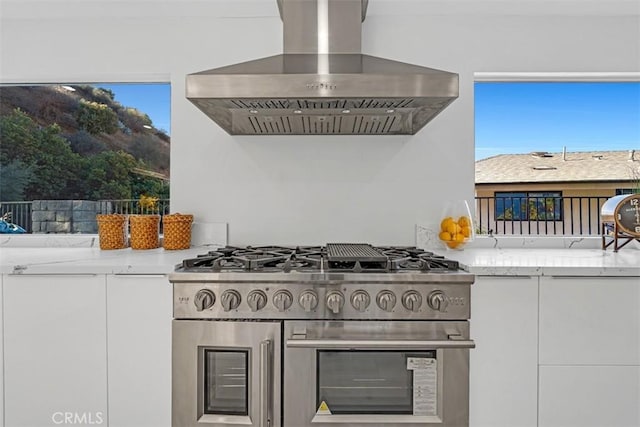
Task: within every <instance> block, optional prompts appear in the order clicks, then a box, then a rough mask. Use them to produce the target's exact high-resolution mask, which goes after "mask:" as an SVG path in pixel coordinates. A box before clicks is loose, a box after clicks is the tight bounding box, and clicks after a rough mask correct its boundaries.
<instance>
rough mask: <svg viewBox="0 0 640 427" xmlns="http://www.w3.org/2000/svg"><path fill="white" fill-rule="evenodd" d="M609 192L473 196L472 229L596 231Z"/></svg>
mask: <svg viewBox="0 0 640 427" xmlns="http://www.w3.org/2000/svg"><path fill="white" fill-rule="evenodd" d="M609 198H610V196H591V197H564V196H560V197H552V196H542V197H527V196H523V197H476V198H475V199H476V232H477V233H478V234H501V235H504V234H506V235H509V234H515V235H580V236H596V235H599V234H600V232H601V231H600V225H601V218H600V211H601V208H602V205H603V204H604V202H606V201H607V200H608V199H609Z"/></svg>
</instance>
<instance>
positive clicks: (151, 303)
mask: <svg viewBox="0 0 640 427" xmlns="http://www.w3.org/2000/svg"><path fill="white" fill-rule="evenodd" d="M172 307H173V305H172V288H171V285H170V283H169V281H168V280H167V278H166V277H165V276H163V275H157V276H155V275H151V276H147V275H140V276H136V275H116V276H107V325H108V328H107V329H108V362H109V426H110V427H145V426H148V427H169V426H170V425H171V319H172Z"/></svg>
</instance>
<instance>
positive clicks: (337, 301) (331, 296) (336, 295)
mask: <svg viewBox="0 0 640 427" xmlns="http://www.w3.org/2000/svg"><path fill="white" fill-rule="evenodd" d="M327 307H328V308H329V310H331V311H332V312H333V314H338V313H340V310H342V307H344V295H342V293H341V292H339V291H331V292H329V293H328V294H327Z"/></svg>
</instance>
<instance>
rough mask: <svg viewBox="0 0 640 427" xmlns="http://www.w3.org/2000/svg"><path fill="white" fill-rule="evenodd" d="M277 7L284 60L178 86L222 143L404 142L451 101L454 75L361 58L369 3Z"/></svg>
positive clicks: (296, 1)
mask: <svg viewBox="0 0 640 427" xmlns="http://www.w3.org/2000/svg"><path fill="white" fill-rule="evenodd" d="M276 1H277V3H278V7H279V9H280V16H281V17H282V20H283V23H284V54H282V55H276V56H270V57H267V58H262V59H257V60H254V61H249V62H244V63H241V64H236V65H231V66H227V67H222V68H215V69H212V70H207V71H202V72H199V73H194V74H189V75H188V76H187V82H186V92H187V98H188V99H189V100H190V101H191V102H193V103H194V104H195V105H196V106H197V107H198V108H200V109H201V110H202V111H203V112H204V113H205V114H206V115H207V116H209V117H210V118H211V119H213V120H214V121H215V122H216V123H218V124H219V125H220V126H221V127H222V128H223V129H224V130H226V131H227V132H228V133H230V134H232V135H412V134H415V133H416V132H418V131H419V130H420V129H421V128H422V127H423V126H424V125H425V124H427V123H428V122H429V121H431V120H432V119H433V118H434V117H435V116H436V115H438V114H439V113H440V112H441V111H442V110H443V109H444V108H446V107H447V106H448V105H449V104H450V103H451V102H453V101H454V100H455V99H456V98H457V97H458V75H457V74H455V73H449V72H446V71H441V70H436V69H432V68H426V67H420V66H417V65H411V64H405V63H402V62H397V61H392V60H388V59H383V58H378V57H374V56H369V55H363V54H361V53H360V52H361V46H362V43H361V34H362V31H361V30H362V22H363V21H364V17H365V15H366V9H367V4H368V0H276ZM399 42H400V41H399Z"/></svg>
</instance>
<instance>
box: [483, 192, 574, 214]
mask: <svg viewBox="0 0 640 427" xmlns="http://www.w3.org/2000/svg"><path fill="white" fill-rule="evenodd" d="M495 213H496V219H497V220H501V221H562V193H561V192H559V191H550V192H496V193H495Z"/></svg>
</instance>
